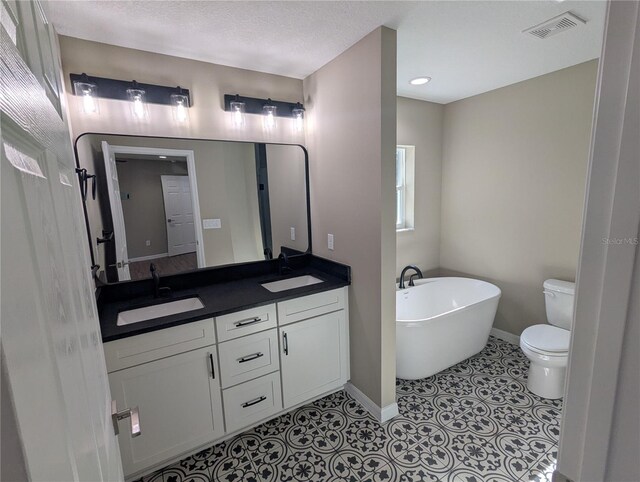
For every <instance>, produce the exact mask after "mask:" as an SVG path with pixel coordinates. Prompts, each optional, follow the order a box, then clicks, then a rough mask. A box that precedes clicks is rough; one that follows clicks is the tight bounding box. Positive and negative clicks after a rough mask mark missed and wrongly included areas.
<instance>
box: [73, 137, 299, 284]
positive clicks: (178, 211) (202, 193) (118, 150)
mask: <svg viewBox="0 0 640 482" xmlns="http://www.w3.org/2000/svg"><path fill="white" fill-rule="evenodd" d="M76 149H77V156H78V166H79V168H80V169H86V173H87V175H88V176H91V175H93V174H95V176H96V177H95V178H90V177H89V180H88V181H82V179H81V188H82V189H81V193H82V195H83V197H84V198H85V210H86V215H87V230H88V233H87V234H88V237H89V244H90V247H91V254H92V262H93V264H94V265H99V266H100V268H98V273H99V276H100V278H101V279H103V280H104V281H107V282H117V281H126V280H138V279H144V278H149V277H150V276H151V274H150V265H151V264H152V263H153V264H154V266H155V268H156V270H157V272H158V273H159V274H160V275H161V276H166V275H171V274H177V273H182V272H186V271H192V270H195V269H198V268H208V267H212V266H221V265H228V264H235V263H243V262H249V261H258V260H264V259H271V258H273V257H277V256H278V255H279V254H280V252H281V250H282V248H283V247H286V248H289V249H292V250H296V251H302V252H305V251H307V250H308V248H309V224H308V205H307V182H306V179H307V176H306V169H307V166H306V154H305V151H304V150H303V149H302V148H301V147H300V146H294V145H280V144H254V143H246V142H230V141H209V140H191V139H173V138H152V137H133V136H113V135H101V134H86V135H83V136H81V137H80V138H79V139H78V140H77V143H76ZM83 177H84V176H83ZM83 182H85V184H84V185H83ZM92 182H95V189H93V188H92V187H93V186H92V185H90V184H91V183H92Z"/></svg>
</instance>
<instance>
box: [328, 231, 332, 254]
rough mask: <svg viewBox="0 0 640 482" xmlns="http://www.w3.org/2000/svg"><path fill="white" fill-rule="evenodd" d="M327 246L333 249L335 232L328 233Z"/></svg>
mask: <svg viewBox="0 0 640 482" xmlns="http://www.w3.org/2000/svg"><path fill="white" fill-rule="evenodd" d="M327 248H329V250H331V251H333V234H327Z"/></svg>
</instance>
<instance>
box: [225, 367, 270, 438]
mask: <svg viewBox="0 0 640 482" xmlns="http://www.w3.org/2000/svg"><path fill="white" fill-rule="evenodd" d="M222 399H223V401H224V414H225V421H226V423H227V433H229V432H235V431H236V430H239V429H241V428H244V427H248V426H249V425H251V424H252V423H254V422H257V421H259V420H262V419H265V418H269V417H270V416H272V415H274V414H276V413H278V412H279V411H281V410H282V392H281V390H280V374H279V373H278V372H275V373H272V374H270V375H265V376H263V377H260V378H257V379H255V380H251V381H250V382H245V383H243V384H241V385H237V386H235V387H232V388H228V389H226V390H223V391H222Z"/></svg>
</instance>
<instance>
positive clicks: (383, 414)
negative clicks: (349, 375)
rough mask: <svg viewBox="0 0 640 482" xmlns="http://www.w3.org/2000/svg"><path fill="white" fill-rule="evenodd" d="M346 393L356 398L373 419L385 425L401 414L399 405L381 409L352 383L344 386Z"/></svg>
mask: <svg viewBox="0 0 640 482" xmlns="http://www.w3.org/2000/svg"><path fill="white" fill-rule="evenodd" d="M344 389H345V391H346V392H347V393H348V394H349V395H351V396H352V397H353V398H355V399H356V400H357V401H358V402H360V404H361V405H362V406H363V407H364V408H366V409H367V411H368V412H369V413H370V414H371V415H373V417H374V418H375V419H376V420H377V421H378V422H380V423H384V422H386V421H388V420H391V419H392V418H393V417H395V416H397V415H398V414H399V411H398V404H397V403H396V402H393V403H392V404H390V405H387V406H386V407H382V408H380V407H379V406H378V405H377V404H376V403H374V402H373V401H372V400H371V399H370V398H369V397H367V396H366V395H365V394H364V393H362V392H361V391H360V390H359V389H357V388H356V387H355V386H354V385H353V384H352V383H351V382H347V383H346V385H345V386H344Z"/></svg>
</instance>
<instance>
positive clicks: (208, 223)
mask: <svg viewBox="0 0 640 482" xmlns="http://www.w3.org/2000/svg"><path fill="white" fill-rule="evenodd" d="M202 227H203V228H204V229H220V228H221V227H222V223H221V222H220V220H219V219H203V220H202Z"/></svg>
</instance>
